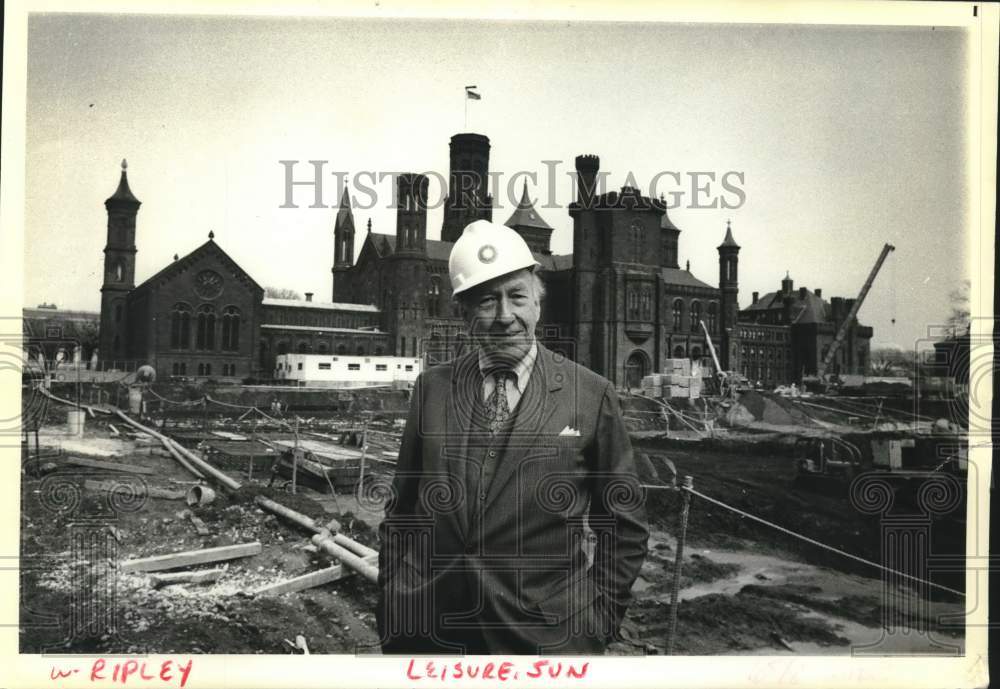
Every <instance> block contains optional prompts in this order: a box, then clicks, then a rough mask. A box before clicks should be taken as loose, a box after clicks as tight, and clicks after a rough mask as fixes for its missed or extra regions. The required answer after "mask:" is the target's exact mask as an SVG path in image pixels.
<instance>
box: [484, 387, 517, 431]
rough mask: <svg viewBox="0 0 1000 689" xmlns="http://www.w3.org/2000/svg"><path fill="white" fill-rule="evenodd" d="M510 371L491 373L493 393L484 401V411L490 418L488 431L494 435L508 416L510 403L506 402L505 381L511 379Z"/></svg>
mask: <svg viewBox="0 0 1000 689" xmlns="http://www.w3.org/2000/svg"><path fill="white" fill-rule="evenodd" d="M513 377H514V374H513V373H512V372H511V371H497V372H496V373H494V374H493V380H494V381H495V382H496V384H495V385H494V386H493V394H492V395H490V398H489V400H487V402H486V413H487V415H488V416H489V419H490V433H492V434H493V435H496V434H497V433H499V432H500V429H501V428H503V425H504V424H505V423H506V422H507V419H509V418H510V404H509V403H508V402H507V381H508V380H510V379H512V378H513Z"/></svg>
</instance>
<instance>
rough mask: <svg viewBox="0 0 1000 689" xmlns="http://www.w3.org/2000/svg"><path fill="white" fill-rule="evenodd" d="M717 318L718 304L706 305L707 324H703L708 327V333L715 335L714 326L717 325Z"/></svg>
mask: <svg viewBox="0 0 1000 689" xmlns="http://www.w3.org/2000/svg"><path fill="white" fill-rule="evenodd" d="M718 318H719V305H718V303H716V302H714V301H712V302H709V303H708V322H707V323H706V324H705V325H707V326H708V332H710V333H712V334H713V335H714V334H715V332H716V330H715V328H716V326H717V325H718Z"/></svg>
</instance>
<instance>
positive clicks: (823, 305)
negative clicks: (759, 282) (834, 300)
mask: <svg viewBox="0 0 1000 689" xmlns="http://www.w3.org/2000/svg"><path fill="white" fill-rule="evenodd" d="M789 296H790V297H791V298H792V322H793V323H825V322H826V321H828V320H830V305H829V304H828V303H827V302H826V301H825V300H824V299H823V298H822V297H817V296H816V294H815V293H813V292H811V291H808V290H807V291H806V296H805V299H799V291H798V290H792V292H791V294H790V295H789ZM784 307H785V306H784V294H783V293H782V292H780V291H779V292H768V293H767V294H765V295H764V296H762V297H760V298H759V299H757V303H756V304H750V306H748V307H746V308H745V309H741V310H742V311H744V312H749V313H751V314H756V313H761V312H765V311H780V310H782V309H784Z"/></svg>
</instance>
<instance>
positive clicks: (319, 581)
mask: <svg viewBox="0 0 1000 689" xmlns="http://www.w3.org/2000/svg"><path fill="white" fill-rule="evenodd" d="M365 561H366V562H368V563H369V564H372V565H377V564H378V555H377V554H376V555H374V556H370V557H367V558H365ZM352 574H354V570H352V569H351V568H350V567H344V566H343V565H334V566H333V567H327V568H325V569H320V570H317V571H315V572H309V573H308V574H303V575H302V576H298V577H295V578H293V579H286V580H285V581H279V582H278V583H277V584H270V585H268V586H262V587H260V588H259V589H257V590H256V591H254V592H253V595H255V596H279V595H281V594H282V593H294V592H296V591H304V590H305V589H311V588H315V587H316V586H322V585H323V584H329V583H331V582H334V581H337V580H339V579H343V578H344V577H347V576H350V575H352Z"/></svg>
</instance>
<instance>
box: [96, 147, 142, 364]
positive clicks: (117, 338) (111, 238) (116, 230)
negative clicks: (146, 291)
mask: <svg viewBox="0 0 1000 689" xmlns="http://www.w3.org/2000/svg"><path fill="white" fill-rule="evenodd" d="M127 169H128V163H127V162H126V161H124V160H122V175H121V179H120V180H119V181H118V189H116V190H115V193H114V194H112V195H111V196H110V197H109V198H108V199H107V200H106V201H105V202H104V208H105V209H106V210H107V212H108V238H107V244H106V245H105V247H104V283H103V284H102V285H101V325H100V335H99V341H100V345H99V348H100V355H101V357H102V358H103V359H104V360H109V361H114V360H121V359H124V358H125V357H126V356H127V352H128V341H127V336H128V327H127V325H128V323H127V320H128V313H127V309H126V305H125V300H126V298H127V296H128V293H129V292H130V291H131V290H132V289H133V288H134V287H135V253H136V248H135V218H136V215H137V214H138V212H139V206H141V205H142V203H141V202H140V201H139V199H137V198H136V197H135V196H134V195H133V194H132V190H131V189H129V186H128V174H127V172H126V170H127Z"/></svg>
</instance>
